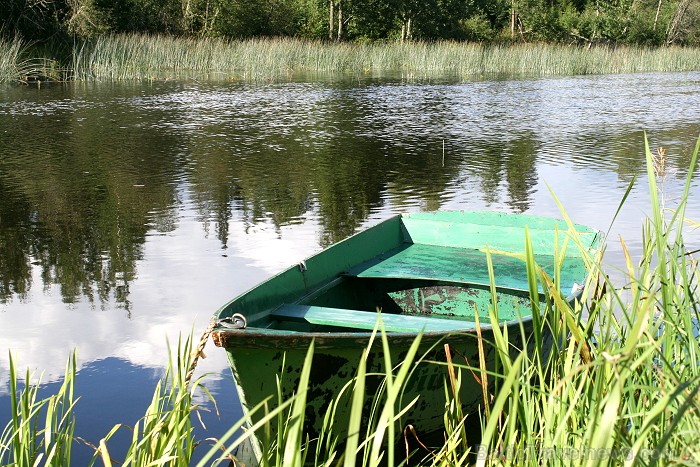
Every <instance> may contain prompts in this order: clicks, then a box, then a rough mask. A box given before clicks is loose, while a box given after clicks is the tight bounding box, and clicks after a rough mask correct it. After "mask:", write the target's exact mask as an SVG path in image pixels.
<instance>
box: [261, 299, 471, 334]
mask: <svg viewBox="0 0 700 467" xmlns="http://www.w3.org/2000/svg"><path fill="white" fill-rule="evenodd" d="M272 316H273V317H274V318H276V319H278V320H291V321H300V322H302V323H309V324H312V325H318V326H332V327H339V328H351V329H356V330H360V329H365V330H370V331H371V330H372V329H374V327H375V325H376V323H377V318H378V315H377V313H370V312H368V311H357V310H346V309H342V308H326V307H318V306H309V305H283V306H281V307H279V308H277V309H276V310H275V311H274V312H273V313H272ZM380 316H381V318H382V325H383V327H384V330H385V331H387V332H416V330H418V331H453V332H456V331H466V330H473V329H474V327H475V326H476V323H475V322H470V321H462V320H454V319H446V318H432V317H427V316H410V315H408V316H407V315H398V314H381V315H380Z"/></svg>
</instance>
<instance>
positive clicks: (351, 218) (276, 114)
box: [0, 73, 700, 442]
mask: <svg viewBox="0 0 700 467" xmlns="http://www.w3.org/2000/svg"><path fill="white" fill-rule="evenodd" d="M699 122H700V74H698V73H688V74H646V75H621V76H591V77H573V78H560V79H533V80H517V81H508V80H502V81H495V80H494V81H479V82H465V83H424V84H415V83H414V84H406V83H398V82H392V81H390V80H383V81H377V80H366V81H362V80H361V81H359V82H358V81H356V80H355V81H342V80H331V81H328V82H290V83H270V84H260V85H251V84H245V83H173V82H168V83H151V84H144V85H137V84H75V85H70V86H54V87H47V88H44V87H42V88H41V89H36V88H26V87H4V88H0V251H1V254H0V310H1V311H0V343H1V347H2V348H3V349H4V348H9V349H12V351H13V353H14V354H15V356H16V359H17V361H18V363H19V365H20V367H24V366H30V367H32V368H37V369H39V370H43V371H44V372H45V373H44V375H45V376H44V378H45V380H47V381H52V382H55V381H56V380H57V378H58V377H59V376H60V374H61V373H62V371H63V368H64V365H65V361H66V358H67V357H68V354H69V352H70V351H71V350H72V349H73V348H77V349H78V357H79V362H80V365H81V370H80V372H79V376H78V380H77V381H78V389H79V391H81V394H83V395H84V398H83V400H82V401H81V402H80V404H79V410H81V411H83V412H82V413H80V412H79V430H82V432H83V435H84V436H85V433H88V434H95V436H103V435H104V434H105V433H106V431H107V430H106V427H109V426H112V425H113V424H115V423H126V424H132V423H133V422H134V421H135V417H137V416H138V415H140V414H141V413H142V412H143V409H144V408H145V406H146V403H147V399H148V397H150V393H151V391H152V388H153V384H154V381H155V380H156V379H157V377H159V376H160V375H161V374H162V371H163V365H164V364H165V362H166V357H165V338H166V336H167V337H168V338H169V339H170V341H171V342H174V341H175V340H176V339H177V336H178V334H179V333H188V332H189V331H190V329H192V328H194V333H195V334H196V335H197V336H196V337H198V334H199V332H200V331H201V330H203V329H204V328H205V327H206V324H207V322H208V319H209V316H210V315H211V313H212V312H213V311H214V310H215V309H216V308H218V307H219V306H220V305H222V304H223V303H224V302H225V301H227V300H228V299H230V298H232V297H233V296H235V295H237V294H239V293H241V292H243V291H244V290H245V289H247V288H249V287H251V286H253V285H254V284H256V283H257V282H259V281H260V280H262V279H264V278H266V277H268V276H269V275H271V274H273V273H275V272H277V271H279V270H280V269H281V268H282V267H284V266H286V265H289V264H291V263H295V262H297V261H299V260H301V259H303V258H304V257H306V256H308V255H310V254H312V253H313V252H315V251H317V250H319V249H320V248H321V247H323V246H326V245H328V244H331V243H333V242H335V241H338V240H340V239H342V238H345V237H346V236H348V235H350V234H352V233H353V232H355V231H357V230H358V229H360V228H362V227H364V226H368V225H371V224H374V223H376V222H379V221H380V220H382V219H385V218H386V217H388V216H390V215H393V214H395V213H398V212H402V211H415V210H433V209H495V210H503V211H511V212H528V213H533V214H541V215H557V214H558V211H557V207H556V205H555V203H554V202H553V200H552V197H551V195H550V192H549V188H551V189H552V190H553V191H554V192H555V193H556V195H557V196H558V197H559V198H560V199H561V201H562V202H563V204H564V205H565V206H566V207H567V209H568V211H569V213H570V214H571V216H572V217H573V218H574V219H575V220H576V221H577V222H581V223H585V224H589V225H591V226H594V227H597V228H601V229H606V228H607V227H608V225H609V223H610V221H611V219H612V218H613V216H614V213H615V211H616V209H617V204H618V202H619V200H620V199H621V198H622V196H623V193H624V192H625V190H626V188H627V185H628V184H629V183H630V182H631V181H632V180H633V179H634V177H635V176H639V175H643V173H644V167H643V131H648V132H649V136H650V139H651V142H652V146H654V147H656V146H660V145H662V146H665V147H666V148H667V153H668V165H669V167H668V168H669V175H668V176H667V178H666V181H665V190H666V198H667V199H668V200H673V199H674V197H677V196H678V195H679V193H680V190H681V187H682V180H683V177H684V176H685V168H686V167H687V166H688V162H689V159H690V155H691V152H692V148H693V147H694V144H695V140H696V139H697V137H698V135H700V123H699ZM642 182H643V181H642ZM692 193H693V200H695V198H697V195H698V189H697V181H696V182H694V185H693V188H692ZM647 196H648V194H647V193H646V188H645V185H644V184H643V183H638V184H637V186H636V187H635V188H634V189H633V190H632V193H631V195H630V199H629V201H628V205H627V207H626V208H625V210H624V211H623V212H622V214H621V216H620V219H619V220H618V222H617V223H616V224H615V226H614V227H613V230H612V238H613V239H614V238H616V237H617V235H623V236H624V237H625V239H626V240H627V243H628V245H629V246H631V248H632V249H633V250H634V249H636V250H635V251H638V249H639V238H640V234H639V220H640V219H641V217H642V215H643V212H644V211H645V210H646V206H647V202H646V200H647ZM669 202H670V201H669ZM696 205H697V203H691V206H690V212H689V215H690V216H691V217H694V218H695V219H699V218H700V215H699V214H700V208H698V207H696ZM692 235H695V234H691V241H694V240H693V238H692ZM695 240H697V239H695ZM698 243H700V242H698ZM608 253H609V258H608V259H609V261H610V262H611V263H612V264H613V266H615V265H621V264H622V263H621V260H620V248H619V246H618V245H617V243H615V242H612V243H611V244H610V246H609V249H608ZM207 353H208V354H209V355H210V358H208V359H207V360H204V361H203V362H202V363H201V371H203V372H204V371H211V372H213V374H214V375H213V376H212V377H211V385H212V387H214V388H215V390H214V392H217V393H219V394H222V393H223V394H226V396H225V397H224V396H223V395H221V399H222V400H223V401H224V403H223V404H222V405H221V407H220V408H221V409H222V410H224V411H225V412H226V414H225V415H226V417H224V418H225V420H224V421H223V422H221V423H219V424H218V425H217V423H210V424H209V425H208V426H209V427H210V428H211V430H213V431H214V432H216V431H217V430H223V429H224V427H225V426H226V423H227V422H230V421H231V418H232V417H233V415H232V414H234V415H235V414H237V413H238V412H237V410H238V409H237V408H236V406H235V401H234V400H233V399H231V400H229V397H228V395H229V394H232V393H233V391H232V388H231V382H230V378H229V376H228V373H227V372H226V368H225V367H226V363H225V361H224V358H223V355H222V354H223V353H222V352H217V351H216V350H215V349H214V348H213V347H212V348H211V349H209V351H208V352H207ZM7 365H8V360H7V354H6V353H0V421H3V420H5V419H7V416H8V415H7V411H6V409H5V408H3V407H4V406H6V405H7V403H6V399H7V396H6V394H7V390H8V386H7V380H6V378H7ZM98 388H100V389H98ZM3 410H4V412H3ZM95 436H92V437H91V438H90V436H88V438H90V439H89V440H90V441H91V442H97V441H99V439H97V438H95Z"/></svg>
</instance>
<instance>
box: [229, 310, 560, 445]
mask: <svg viewBox="0 0 700 467" xmlns="http://www.w3.org/2000/svg"><path fill="white" fill-rule="evenodd" d="M505 327H507V328H508V331H507V332H508V336H509V337H508V340H509V346H510V354H511V355H510V356H511V357H514V356H515V354H517V353H518V352H519V351H520V349H523V348H525V347H526V346H528V343H527V342H526V339H527V338H528V336H530V337H531V336H532V335H533V334H534V322H533V320H532V319H525V320H522V321H520V322H518V323H510V324H509V325H506V326H505ZM480 331H481V332H480V337H479V336H478V335H477V333H476V332H474V331H470V332H455V333H427V334H424V335H421V336H420V339H421V342H420V346H419V350H418V354H417V355H418V357H419V358H418V359H417V360H416V363H415V364H414V366H413V368H412V371H411V373H410V375H409V378H408V380H407V382H406V384H405V386H404V388H403V392H402V397H401V399H402V404H403V405H402V407H403V406H405V405H406V404H408V403H409V402H410V401H412V400H413V399H414V398H416V397H417V398H418V399H417V401H416V403H415V404H414V405H413V406H412V407H411V409H410V410H409V411H408V412H407V413H406V415H405V416H404V417H402V419H401V426H402V427H403V426H406V425H408V424H410V425H412V426H413V427H414V429H415V430H416V431H417V432H418V433H434V432H437V431H440V430H443V429H444V414H445V407H446V404H447V403H449V402H450V400H451V399H452V396H450V397H449V400H448V399H446V392H445V388H446V387H447V386H446V384H447V385H449V381H448V371H447V367H446V365H444V363H446V362H447V361H448V354H447V352H449V359H450V360H451V361H453V362H454V363H455V364H457V365H469V366H471V367H474V368H478V367H479V365H480V363H479V362H480V357H479V339H481V345H482V347H483V352H484V362H485V368H486V370H487V371H495V370H496V365H497V356H496V346H495V345H494V335H493V328H491V327H490V326H484V327H483V329H481V330H480ZM241 337H242V336H240V335H236V333H235V332H228V333H219V334H217V336H216V339H217V345H219V346H221V347H224V348H225V349H226V351H227V356H228V359H229V363H230V365H231V368H232V370H233V374H234V378H235V381H236V384H237V387H238V391H239V396H240V397H241V400H242V403H243V405H244V407H245V408H246V409H247V410H248V409H251V408H253V407H254V406H255V405H257V404H258V403H260V402H262V401H263V400H265V399H266V398H268V397H269V396H271V395H277V394H278V393H279V394H281V396H282V398H283V400H284V399H287V398H289V397H291V396H292V394H293V393H294V392H296V391H297V390H298V384H299V378H300V375H301V368H302V366H303V363H304V358H305V356H306V353H307V350H308V347H309V345H310V343H311V340H312V339H313V340H314V349H315V351H314V356H313V361H312V366H311V373H310V381H309V386H308V405H307V410H306V413H305V418H306V421H305V430H306V432H307V433H310V434H311V435H312V436H313V435H314V434H318V433H319V432H320V431H321V429H322V425H323V419H324V417H325V415H326V412H327V411H328V409H329V404H330V402H331V401H337V405H336V406H335V410H334V424H333V433H334V434H335V435H337V436H339V437H340V439H343V438H344V437H345V435H346V434H347V426H348V422H349V416H350V399H351V388H349V387H348V383H349V382H351V381H352V378H353V377H354V376H355V375H356V373H357V368H358V365H359V363H360V361H361V357H362V352H363V350H364V349H365V348H367V347H368V345H369V342H370V334H365V335H362V336H358V335H357V334H356V333H354V335H353V333H348V334H347V335H338V334H335V335H333V336H332V337H329V336H309V335H305V336H289V335H288V336H280V338H279V339H276V340H275V341H274V343H273V342H271V341H270V340H269V339H268V338H265V337H262V338H256V336H251V335H246V337H245V338H241ZM417 337H418V336H416V335H415V334H401V335H396V334H387V335H386V339H387V341H388V344H389V348H390V349H391V360H390V361H391V362H392V365H398V364H400V363H402V362H403V360H404V358H405V356H406V354H407V352H408V350H409V348H410V346H411V344H412V343H413V342H414V340H415V339H416V338H417ZM542 339H543V342H544V344H543V345H541V346H539V347H538V350H539V351H540V352H543V353H548V352H549V351H550V349H551V343H552V338H551V333H549V332H548V331H547V329H546V328H545V329H544V332H543V333H542ZM446 346H447V347H446ZM529 347H530V348H531V349H532V347H533V346H532V345H531V344H530V345H529ZM546 357H547V356H546V355H543V358H546ZM366 361H367V368H366V372H367V374H368V375H373V376H368V377H367V383H366V384H367V389H366V391H367V398H366V401H365V407H364V414H365V415H366V414H368V413H369V412H370V406H371V404H372V398H373V396H374V394H375V393H376V391H377V390H378V389H379V387H380V385H381V383H382V381H383V379H384V377H383V376H382V375H385V374H386V371H387V368H386V367H385V355H384V352H383V350H382V344H381V337H379V336H378V337H377V338H376V340H375V341H374V343H373V345H372V347H371V348H370V351H369V352H368V355H367V360H366ZM480 377H481V375H480V374H479V373H478V372H474V373H472V372H471V371H466V370H465V371H463V372H462V374H461V390H460V393H459V397H460V400H461V402H462V410H463V412H464V413H465V414H469V413H478V412H479V411H480V410H483V406H484V391H483V387H482V383H481V381H480V380H479V379H480ZM278 378H280V379H279V380H278ZM278 381H280V383H279V386H278ZM486 384H487V387H488V390H487V397H490V396H492V395H493V391H494V386H495V381H494V379H493V378H491V379H490V380H488V381H486ZM274 405H275V404H274V403H271V407H273V406H274ZM261 416H262V413H261V414H257V415H256V416H254V417H253V422H255V421H257V420H258V419H259V418H260V417H261Z"/></svg>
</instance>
